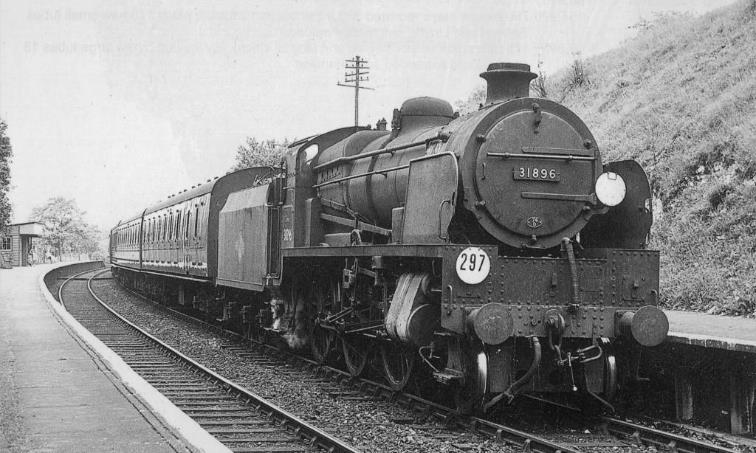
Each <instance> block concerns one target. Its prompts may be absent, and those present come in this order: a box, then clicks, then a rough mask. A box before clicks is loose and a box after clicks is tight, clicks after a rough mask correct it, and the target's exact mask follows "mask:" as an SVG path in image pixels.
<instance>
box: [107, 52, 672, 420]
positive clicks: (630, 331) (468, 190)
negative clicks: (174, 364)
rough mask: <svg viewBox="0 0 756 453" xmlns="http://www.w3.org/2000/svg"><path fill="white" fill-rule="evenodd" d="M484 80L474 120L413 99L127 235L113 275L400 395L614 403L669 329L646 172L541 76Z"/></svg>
mask: <svg viewBox="0 0 756 453" xmlns="http://www.w3.org/2000/svg"><path fill="white" fill-rule="evenodd" d="M481 77H483V78H484V79H485V80H486V81H487V97H486V101H485V104H484V105H481V106H480V109H479V110H477V111H475V112H473V113H470V114H467V115H463V116H459V115H458V114H455V113H454V111H453V109H452V107H451V105H450V104H449V103H447V102H446V101H443V100H440V99H436V98H430V97H419V98H414V99H409V100H407V101H406V102H404V103H403V104H402V106H401V108H400V109H396V110H394V114H393V119H392V121H391V128H390V130H387V128H386V121H385V120H383V121H380V122H379V123H378V125H377V126H376V128H375V129H372V128H370V127H367V128H362V127H345V128H341V129H335V130H332V131H329V132H326V133H323V134H320V135H315V136H311V137H307V138H305V139H302V140H299V141H297V142H295V143H292V144H291V145H290V146H289V147H288V149H287V151H286V153H285V157H284V159H283V162H282V163H281V166H280V167H278V168H272V167H259V168H250V169H245V170H241V171H237V172H234V173H230V174H227V175H225V176H223V177H221V178H216V179H215V180H212V181H211V180H208V182H207V183H205V184H201V185H198V186H195V187H193V188H192V189H190V190H185V191H183V192H181V193H179V194H177V195H174V196H172V197H169V198H168V200H166V201H164V202H162V203H159V204H157V205H154V206H151V207H148V208H146V209H145V210H143V211H141V212H139V213H138V214H137V215H134V216H132V217H130V218H127V219H125V220H123V221H121V222H119V224H118V225H117V226H116V227H114V228H113V229H112V231H111V234H110V256H111V262H112V265H113V272H114V274H115V275H116V276H117V278H119V279H120V280H121V281H122V282H124V283H125V284H127V285H129V286H132V287H134V288H136V289H138V290H140V291H143V292H145V293H147V294H150V295H152V296H154V297H157V298H160V299H161V300H163V301H165V302H166V303H172V304H178V305H181V306H186V307H191V308H193V309H194V310H198V311H200V312H202V313H205V314H206V316H208V317H210V318H212V319H214V320H217V321H219V322H222V323H225V324H226V325H227V326H229V327H230V328H234V329H237V330H239V331H243V332H244V333H245V334H246V335H248V336H249V337H250V338H257V339H264V340H268V341H273V340H274V339H278V341H283V340H285V341H286V342H287V343H288V345H289V346H290V347H293V348H300V349H302V348H306V349H309V350H310V352H311V354H312V356H313V357H314V358H315V359H316V360H318V361H319V362H321V363H323V362H327V361H330V362H333V363H339V364H341V365H342V366H343V367H345V369H346V370H348V372H349V373H351V374H352V375H355V376H357V375H360V374H362V373H364V372H365V371H366V368H367V369H370V370H372V371H375V370H379V371H380V372H381V373H382V374H383V376H384V377H385V380H386V382H387V383H388V384H389V385H390V386H391V387H392V388H394V389H396V390H401V389H404V388H405V387H407V386H408V385H410V384H411V383H416V382H424V384H422V385H428V384H427V383H428V381H429V380H433V381H435V382H436V383H437V384H434V385H437V386H445V387H442V388H448V389H450V390H452V391H453V392H452V393H453V394H454V395H455V397H456V401H457V404H458V406H459V409H460V411H469V410H475V409H478V410H480V409H483V410H488V409H490V408H492V407H494V406H495V405H497V404H502V403H507V402H511V401H512V399H513V398H514V397H515V396H516V395H518V394H521V393H528V394H534V395H542V396H549V395H552V396H553V395H563V394H574V395H579V397H580V398H584V399H588V400H591V401H597V402H599V403H600V404H601V405H604V406H609V407H610V406H611V400H612V398H613V396H614V395H615V393H616V391H617V388H618V386H620V385H621V383H622V382H625V381H626V380H628V379H633V377H637V373H636V371H635V369H636V366H637V355H638V353H639V351H641V350H642V348H644V347H652V346H655V345H658V344H660V343H662V342H663V341H664V339H665V338H666V335H667V331H668V322H667V318H666V316H665V314H664V313H663V312H662V311H661V310H660V309H658V308H657V301H658V291H659V253H658V252H657V251H653V250H647V249H646V244H647V240H648V235H649V230H650V227H651V223H652V211H651V192H650V188H649V183H648V179H647V177H646V175H645V173H644V172H643V170H642V169H641V167H640V166H639V165H638V164H637V163H636V162H634V161H619V162H610V163H603V162H602V161H601V153H600V152H599V148H598V146H597V144H596V141H595V139H594V137H593V136H592V135H591V132H590V130H589V129H588V128H587V127H586V125H585V124H584V123H583V122H582V121H581V120H580V118H578V116H576V115H575V114H574V113H573V112H571V111H570V110H568V109H567V108H566V107H564V106H562V105H560V104H558V103H556V102H553V101H550V100H547V99H541V98H531V97H528V93H529V83H530V81H531V80H532V79H533V78H535V74H533V73H532V72H530V67H529V66H528V65H526V64H515V63H494V64H491V65H490V66H489V67H488V69H487V70H486V71H485V72H483V73H482V74H481ZM420 376H422V377H423V379H424V380H422V381H420V380H419V378H418V377H420ZM445 393H450V392H445Z"/></svg>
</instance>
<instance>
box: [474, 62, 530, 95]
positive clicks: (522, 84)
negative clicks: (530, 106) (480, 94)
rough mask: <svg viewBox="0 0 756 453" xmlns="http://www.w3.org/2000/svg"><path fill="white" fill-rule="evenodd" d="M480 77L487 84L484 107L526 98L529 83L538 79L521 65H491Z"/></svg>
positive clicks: (528, 66)
mask: <svg viewBox="0 0 756 453" xmlns="http://www.w3.org/2000/svg"><path fill="white" fill-rule="evenodd" d="M480 76H481V77H483V78H484V79H486V82H487V83H488V89H487V91H486V105H489V104H494V103H496V102H504V101H509V100H511V99H515V98H524V97H528V95H529V94H530V81H531V80H533V79H535V78H536V77H538V76H536V75H535V74H533V73H532V72H530V65H527V64H522V63H491V64H490V65H488V69H487V70H486V72H483V73H481V74H480Z"/></svg>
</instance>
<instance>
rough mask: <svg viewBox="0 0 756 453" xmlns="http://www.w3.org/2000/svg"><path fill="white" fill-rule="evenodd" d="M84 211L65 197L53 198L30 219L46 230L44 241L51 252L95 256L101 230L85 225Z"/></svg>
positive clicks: (35, 209)
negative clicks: (91, 254)
mask: <svg viewBox="0 0 756 453" xmlns="http://www.w3.org/2000/svg"><path fill="white" fill-rule="evenodd" d="M84 214H85V213H84V211H82V210H80V209H79V207H78V206H76V202H75V201H74V200H71V199H67V198H63V197H55V198H50V199H49V200H47V202H46V203H45V204H44V205H43V206H38V207H36V208H34V209H33V210H32V213H31V218H32V220H34V221H36V222H40V223H41V224H43V225H44V226H45V234H44V236H43V237H42V241H43V243H44V244H45V247H46V248H48V249H54V250H56V251H57V253H58V256H62V254H63V253H67V252H74V253H87V254H90V253H94V252H96V251H97V250H98V248H99V245H98V240H99V237H100V235H101V233H100V231H99V229H97V227H94V226H92V225H89V224H87V223H86V222H85V221H84Z"/></svg>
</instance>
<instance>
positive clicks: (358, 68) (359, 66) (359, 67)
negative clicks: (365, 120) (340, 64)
mask: <svg viewBox="0 0 756 453" xmlns="http://www.w3.org/2000/svg"><path fill="white" fill-rule="evenodd" d="M345 61H346V65H345V66H344V82H345V83H341V82H336V85H338V86H340V87H349V88H354V126H355V127H357V126H359V120H360V90H372V89H373V88H369V87H366V86H362V85H360V82H368V81H369V80H370V79H369V78H368V74H370V73H369V72H368V70H369V69H370V68H369V67H368V66H365V65H367V60H365V59H364V58H360V56H359V55H357V56H356V57H354V58H353V59H351V60H345ZM350 71H353V72H350ZM350 84H352V85H350Z"/></svg>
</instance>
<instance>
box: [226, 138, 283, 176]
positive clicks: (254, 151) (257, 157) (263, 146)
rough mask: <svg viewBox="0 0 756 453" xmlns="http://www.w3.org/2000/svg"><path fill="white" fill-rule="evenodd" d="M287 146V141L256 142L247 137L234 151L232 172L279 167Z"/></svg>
mask: <svg viewBox="0 0 756 453" xmlns="http://www.w3.org/2000/svg"><path fill="white" fill-rule="evenodd" d="M288 146H289V141H288V140H286V139H284V140H283V141H282V142H278V141H276V140H263V141H258V140H257V138H255V137H247V141H246V143H244V144H243V145H239V148H238V149H237V150H236V158H235V163H234V166H233V168H232V170H241V169H243V168H251V167H263V166H267V167H280V166H281V159H282V158H283V155H284V151H286V148H287V147H288Z"/></svg>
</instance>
